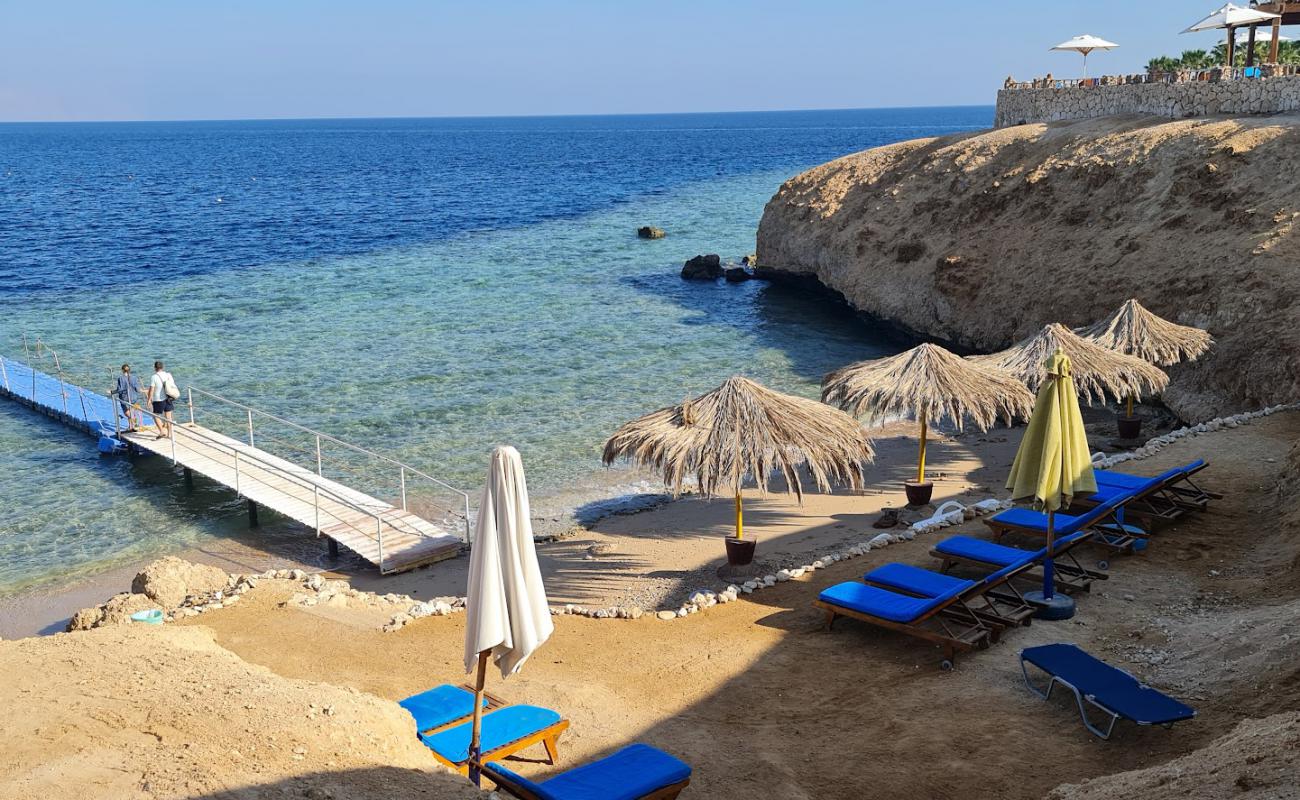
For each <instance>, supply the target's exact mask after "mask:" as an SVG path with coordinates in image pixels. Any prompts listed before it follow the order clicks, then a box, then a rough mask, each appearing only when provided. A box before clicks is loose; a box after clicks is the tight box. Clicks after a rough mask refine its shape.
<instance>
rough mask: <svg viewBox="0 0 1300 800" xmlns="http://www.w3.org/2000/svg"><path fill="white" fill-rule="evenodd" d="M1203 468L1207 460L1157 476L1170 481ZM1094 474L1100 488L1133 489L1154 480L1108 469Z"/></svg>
mask: <svg viewBox="0 0 1300 800" xmlns="http://www.w3.org/2000/svg"><path fill="white" fill-rule="evenodd" d="M1203 466H1205V459H1202V458H1198V459H1196V460H1195V461H1190V462H1188V463H1186V464H1184V465H1182V466H1181V467H1174V468H1173V469H1170V470H1166V471H1165V472H1163V473H1161V474H1160V475H1159V476H1157V479H1161V480H1170V479H1172V478H1174V477H1176V476H1178V475H1187V474H1188V473H1191V472H1195V471H1196V470H1198V469H1200V468H1201V467H1203ZM1092 474H1093V475H1094V476H1096V478H1097V485H1098V486H1101V485H1102V484H1105V485H1107V486H1123V487H1127V488H1130V489H1131V488H1134V487H1136V486H1141V485H1142V484H1143V483H1145V482H1146V481H1149V480H1153V479H1152V478H1148V477H1146V476H1144V475H1130V474H1128V473H1127V472H1112V471H1111V470H1108V469H1095V470H1093V471H1092Z"/></svg>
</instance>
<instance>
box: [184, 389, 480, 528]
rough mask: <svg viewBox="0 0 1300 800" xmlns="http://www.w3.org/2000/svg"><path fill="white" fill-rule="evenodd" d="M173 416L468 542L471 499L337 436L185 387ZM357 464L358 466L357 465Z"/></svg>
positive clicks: (410, 468) (204, 390) (424, 475)
mask: <svg viewBox="0 0 1300 800" xmlns="http://www.w3.org/2000/svg"><path fill="white" fill-rule="evenodd" d="M184 391H185V396H184V398H183V400H184V403H183V405H181V404H179V403H178V410H177V412H176V415H177V416H178V417H182V415H187V417H182V418H183V419H184V418H187V419H188V421H189V422H193V423H198V424H201V425H203V426H204V427H207V428H210V429H212V430H216V431H219V432H222V433H225V434H226V435H228V436H230V437H231V438H238V439H242V440H246V441H247V442H248V444H249V446H250V447H258V448H261V449H263V450H267V451H269V452H276V451H281V452H285V453H287V454H290V455H291V456H292V458H291V459H290V460H295V461H297V460H301V461H306V462H308V463H311V464H314V465H315V468H316V474H317V475H318V476H319V477H324V478H333V477H346V478H347V479H348V480H349V481H350V482H351V483H357V482H363V483H365V484H366V486H365V488H366V489H367V490H369V491H371V492H372V493H373V494H376V495H377V496H386V497H390V498H392V501H393V505H395V506H397V507H399V508H401V509H402V510H403V511H411V512H412V513H415V514H418V515H419V516H421V517H424V518H425V519H428V520H429V521H431V522H435V523H439V524H441V525H442V526H443V527H455V528H459V529H460V530H462V531H463V532H464V538H465V541H467V542H468V541H469V538H470V535H471V531H470V497H469V494H468V493H467V492H465V491H463V490H461V489H458V488H456V487H455V486H452V485H451V484H449V483H447V482H446V481H443V480H441V479H439V478H436V477H434V476H432V475H430V474H428V473H427V472H425V471H423V470H420V469H418V468H416V467H414V466H411V465H410V464H406V463H404V462H402V461H398V460H397V459H395V458H392V457H390V456H386V455H383V454H382V453H377V452H375V451H374V450H371V449H369V448H366V447H362V446H360V445H357V444H354V443H352V442H348V441H345V440H344V439H341V438H339V437H337V436H333V435H331V434H328V433H325V432H323V431H319V430H315V429H313V428H309V427H307V426H306V425H301V424H299V423H297V422H293V421H291V420H288V419H285V418H284V417H281V416H278V415H276V414H272V413H271V412H269V411H264V410H262V409H259V408H255V407H253V406H250V405H247V404H245V403H240V402H238V401H236V400H231V399H229V398H227V397H223V396H221V395H219V394H216V393H215V392H210V391H207V390H206V389H201V388H199V387H197V386H189V387H186V389H185V390H184ZM358 462H360V463H358Z"/></svg>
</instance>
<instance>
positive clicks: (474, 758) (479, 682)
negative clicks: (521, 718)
mask: <svg viewBox="0 0 1300 800" xmlns="http://www.w3.org/2000/svg"><path fill="white" fill-rule="evenodd" d="M491 652H492V651H491V650H484V651H483V652H481V653H479V654H478V677H477V678H475V679H474V722H473V724H472V727H471V728H470V734H469V779H470V780H471V781H473V782H474V785H475V786H478V785H479V784H480V780H481V778H480V773H479V758H480V756H481V755H482V754H481V753H480V752H479V733H480V731H481V730H482V727H483V684H484V683H486V682H487V663H488V655H489V654H491Z"/></svg>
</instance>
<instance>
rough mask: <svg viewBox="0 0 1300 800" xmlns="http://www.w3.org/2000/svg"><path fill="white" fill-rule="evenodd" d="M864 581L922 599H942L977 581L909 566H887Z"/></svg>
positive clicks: (873, 571) (869, 575)
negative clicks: (915, 595) (919, 596)
mask: <svg viewBox="0 0 1300 800" xmlns="http://www.w3.org/2000/svg"><path fill="white" fill-rule="evenodd" d="M862 579H863V580H865V581H866V582H867V583H876V584H881V585H884V586H886V587H888V588H890V589H898V590H900V591H904V592H911V593H912V594H919V595H921V596H922V597H941V596H943V595H945V594H948V593H950V592H952V591H953V590H954V589H955V590H956V591H961V590H963V589H966V588H967V587H970V586H973V585H974V584H975V581H968V580H964V579H962V578H955V577H953V576H952V575H945V574H943V573H942V572H931V571H930V570H928V569H922V568H920V567H913V566H911V565H909V564H886V565H884V566H883V567H877V568H876V569H873V570H872V571H871V572H868V573H867V574H866V575H863V576H862Z"/></svg>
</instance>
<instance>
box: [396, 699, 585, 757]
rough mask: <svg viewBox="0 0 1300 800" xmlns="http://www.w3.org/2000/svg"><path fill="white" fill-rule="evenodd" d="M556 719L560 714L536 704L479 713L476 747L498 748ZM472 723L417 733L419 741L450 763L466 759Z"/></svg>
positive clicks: (558, 719)
mask: <svg viewBox="0 0 1300 800" xmlns="http://www.w3.org/2000/svg"><path fill="white" fill-rule="evenodd" d="M559 721H560V715H559V714H557V713H555V712H554V711H552V710H550V709H549V708H538V707H537V706H506V707H505V708H500V709H497V710H496V711H492V712H490V713H487V714H484V715H483V727H482V730H481V731H480V733H479V745H480V749H481V750H482V752H484V753H490V752H491V751H493V750H496V749H497V748H499V747H504V746H506V745H508V744H510V743H511V742H515V741H518V740H520V739H522V738H524V737H525V736H530V735H532V734H534V733H537V732H538V731H540V730H542V729H543V728H547V727H550V726H551V725H554V724H555V723H557V722H559ZM473 724H474V723H472V722H465V723H462V724H460V725H457V726H456V727H454V728H448V729H447V730H445V731H440V732H438V733H429V734H423V733H422V734H420V741H422V742H424V744H425V746H426V747H428V748H429V749H430V750H432V751H433V752H435V753H437V754H438V755H440V756H442V757H443V758H445V759H447V760H448V761H450V762H451V763H453V764H462V763H464V762H465V761H467V760H468V759H469V740H470V734H471V732H472V731H471V729H472V727H473Z"/></svg>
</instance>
